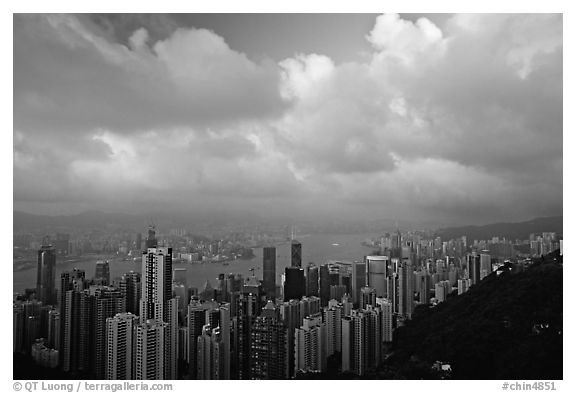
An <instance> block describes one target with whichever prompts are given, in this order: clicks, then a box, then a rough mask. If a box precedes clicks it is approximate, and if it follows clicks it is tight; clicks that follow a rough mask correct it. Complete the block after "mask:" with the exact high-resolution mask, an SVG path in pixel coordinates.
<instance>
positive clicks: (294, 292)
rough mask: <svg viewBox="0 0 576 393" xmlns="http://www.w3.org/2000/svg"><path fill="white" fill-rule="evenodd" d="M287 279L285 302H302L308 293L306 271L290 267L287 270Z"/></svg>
mask: <svg viewBox="0 0 576 393" xmlns="http://www.w3.org/2000/svg"><path fill="white" fill-rule="evenodd" d="M285 277H286V281H285V282H284V300H285V301H287V300H290V299H296V300H300V299H301V298H302V297H303V296H304V294H305V293H306V281H305V279H304V269H301V268H299V267H295V266H288V267H287V268H286V270H285Z"/></svg>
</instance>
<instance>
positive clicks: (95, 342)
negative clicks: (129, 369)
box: [90, 286, 126, 379]
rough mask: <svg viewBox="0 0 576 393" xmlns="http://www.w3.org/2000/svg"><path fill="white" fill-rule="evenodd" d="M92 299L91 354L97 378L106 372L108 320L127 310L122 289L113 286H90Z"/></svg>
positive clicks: (103, 376) (100, 377) (102, 377)
mask: <svg viewBox="0 0 576 393" xmlns="http://www.w3.org/2000/svg"><path fill="white" fill-rule="evenodd" d="M90 294H91V297H90V301H91V303H92V304H91V306H92V307H91V308H92V310H93V315H92V323H91V324H90V325H91V326H90V330H91V333H92V336H93V337H92V339H91V340H90V341H91V345H90V346H91V351H90V352H91V354H92V358H93V363H92V365H93V372H94V376H95V377H96V378H97V379H104V378H105V374H106V352H107V350H108V348H107V346H106V338H107V336H106V320H107V319H108V318H110V317H113V316H115V315H116V314H121V313H124V312H125V310H126V306H125V299H124V296H123V295H122V292H121V291H120V289H116V288H112V287H102V286H98V287H94V286H93V287H90Z"/></svg>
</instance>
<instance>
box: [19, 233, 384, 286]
mask: <svg viewBox="0 0 576 393" xmlns="http://www.w3.org/2000/svg"><path fill="white" fill-rule="evenodd" d="M377 235H378V234H375V233H364V234H313V235H303V236H298V237H296V239H297V240H298V241H300V242H301V243H302V254H303V255H302V264H303V266H305V265H307V264H308V263H309V262H314V263H316V264H317V265H320V264H322V263H325V262H328V261H352V260H360V259H362V257H363V256H364V255H368V254H370V252H371V249H370V248H369V247H365V246H362V241H363V240H365V239H368V238H371V237H373V236H377ZM254 255H255V258H253V259H249V260H243V259H237V260H235V261H230V262H229V264H228V265H227V266H225V265H223V264H222V263H194V264H191V263H175V264H174V267H175V268H176V267H179V268H186V269H187V280H188V283H187V284H188V286H190V287H196V288H198V289H201V288H202V286H203V285H204V283H205V282H206V280H209V281H210V284H211V285H212V286H215V284H216V278H217V277H218V274H220V273H226V274H228V273H240V274H242V275H244V276H249V275H252V272H251V271H250V269H252V268H254V275H255V276H257V277H259V278H262V249H261V248H257V249H254ZM98 259H101V258H98V257H94V259H88V260H83V261H81V262H66V261H63V258H57V260H56V287H57V288H58V287H59V283H58V280H59V277H60V274H61V273H62V272H64V271H67V270H72V269H74V268H77V269H82V270H84V271H85V272H86V277H88V278H93V277H94V270H95V263H96V260H98ZM289 265H290V244H289V243H288V242H285V243H282V244H278V245H277V246H276V283H277V284H280V275H281V274H282V273H283V271H284V268H285V267H286V266H289ZM130 270H134V271H137V272H140V271H141V270H142V262H141V260H138V261H132V260H128V261H122V260H120V259H112V260H110V278H111V279H112V280H114V279H116V278H118V277H120V276H121V275H122V274H124V273H126V272H129V271H130ZM13 282H14V288H13V292H23V291H24V289H26V288H34V287H35V286H36V267H32V268H30V269H26V270H21V271H15V272H14V280H13Z"/></svg>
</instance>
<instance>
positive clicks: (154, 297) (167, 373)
mask: <svg viewBox="0 0 576 393" xmlns="http://www.w3.org/2000/svg"><path fill="white" fill-rule="evenodd" d="M150 232H152V233H150ZM146 243H147V245H155V244H157V241H156V239H155V237H154V232H153V230H150V231H149V236H148V239H147V240H146ZM149 321H156V322H158V324H157V326H160V324H159V323H160V322H165V323H166V324H165V325H164V326H163V327H162V331H163V334H165V336H163V339H164V340H165V341H164V342H163V343H162V349H163V351H165V352H163V354H164V355H165V356H166V359H164V360H163V361H162V366H163V367H164V369H163V375H164V377H163V378H164V379H175V378H176V374H177V363H178V359H177V355H178V350H177V343H178V300H177V299H175V298H173V296H172V248H170V247H149V248H148V249H147V252H146V253H144V254H143V255H142V298H141V300H140V322H141V323H143V324H144V323H146V324H148V323H149ZM150 326H156V325H154V324H152V325H150ZM154 329H156V328H154ZM146 334H148V333H146Z"/></svg>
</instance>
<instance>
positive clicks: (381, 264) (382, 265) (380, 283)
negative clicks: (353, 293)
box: [366, 255, 390, 296]
mask: <svg viewBox="0 0 576 393" xmlns="http://www.w3.org/2000/svg"><path fill="white" fill-rule="evenodd" d="M389 267H390V258H388V257H387V256H380V255H368V256H367V257H366V285H367V286H369V287H371V288H374V290H375V291H376V296H386V290H387V285H386V284H387V283H386V279H387V278H388V276H389V274H390V271H389V270H390V269H389Z"/></svg>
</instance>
